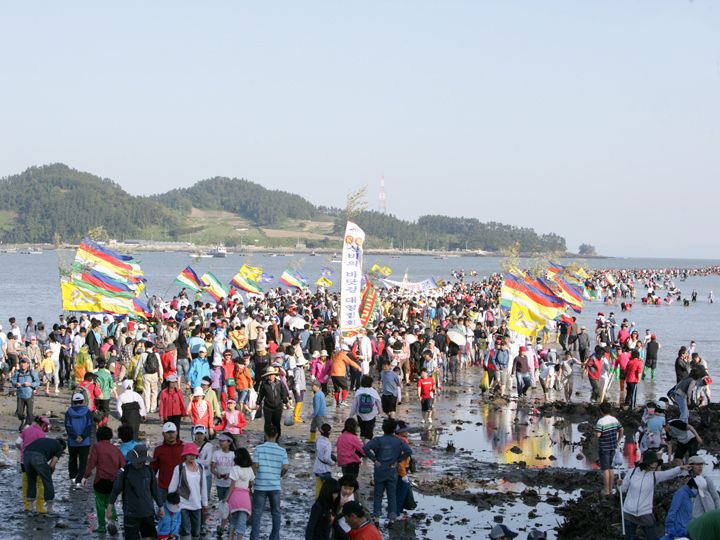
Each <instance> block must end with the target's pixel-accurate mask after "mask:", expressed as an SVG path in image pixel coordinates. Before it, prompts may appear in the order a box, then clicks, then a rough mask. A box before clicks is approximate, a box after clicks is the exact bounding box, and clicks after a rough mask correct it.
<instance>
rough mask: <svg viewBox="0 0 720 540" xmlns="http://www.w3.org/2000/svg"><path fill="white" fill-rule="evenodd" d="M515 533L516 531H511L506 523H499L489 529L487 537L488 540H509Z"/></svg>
mask: <svg viewBox="0 0 720 540" xmlns="http://www.w3.org/2000/svg"><path fill="white" fill-rule="evenodd" d="M517 535H518V533H516V532H513V531H511V530H510V529H508V527H507V526H506V525H503V524H501V523H499V524H497V525H495V526H494V527H493V528H492V529H490V535H489V538H490V540H510V539H511V538H515V537H516V536H517Z"/></svg>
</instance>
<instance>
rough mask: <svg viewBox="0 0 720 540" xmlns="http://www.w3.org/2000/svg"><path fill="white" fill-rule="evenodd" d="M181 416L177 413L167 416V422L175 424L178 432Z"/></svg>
mask: <svg viewBox="0 0 720 540" xmlns="http://www.w3.org/2000/svg"><path fill="white" fill-rule="evenodd" d="M181 418H182V416H181V415H179V414H177V415H174V416H168V422H172V423H173V424H175V427H177V432H178V433H180V419H181Z"/></svg>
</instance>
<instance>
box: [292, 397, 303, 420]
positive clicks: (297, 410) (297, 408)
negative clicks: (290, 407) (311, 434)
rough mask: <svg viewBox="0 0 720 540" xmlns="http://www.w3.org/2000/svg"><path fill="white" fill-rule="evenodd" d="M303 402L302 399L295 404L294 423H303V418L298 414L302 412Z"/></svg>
mask: <svg viewBox="0 0 720 540" xmlns="http://www.w3.org/2000/svg"><path fill="white" fill-rule="evenodd" d="M302 408H303V404H302V401H301V402H300V403H296V404H295V417H294V420H295V423H296V424H302V423H304V420H303V419H302V418H301V416H300V414H301V413H302Z"/></svg>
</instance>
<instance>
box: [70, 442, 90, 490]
mask: <svg viewBox="0 0 720 540" xmlns="http://www.w3.org/2000/svg"><path fill="white" fill-rule="evenodd" d="M89 454H90V446H68V472H69V473H70V480H74V481H75V482H78V483H79V482H80V481H81V480H82V478H83V475H84V474H85V468H86V467H87V461H88V455H89Z"/></svg>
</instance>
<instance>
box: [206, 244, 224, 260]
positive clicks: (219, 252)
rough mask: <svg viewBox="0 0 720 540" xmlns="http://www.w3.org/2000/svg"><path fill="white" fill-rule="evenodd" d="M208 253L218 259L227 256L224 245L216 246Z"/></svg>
mask: <svg viewBox="0 0 720 540" xmlns="http://www.w3.org/2000/svg"><path fill="white" fill-rule="evenodd" d="M210 255H211V256H212V257H217V258H218V259H224V258H225V257H227V248H225V246H217V247H215V248H213V249H212V250H211V251H210Z"/></svg>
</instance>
